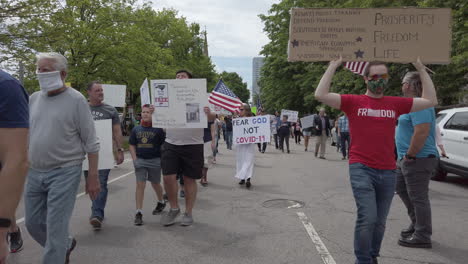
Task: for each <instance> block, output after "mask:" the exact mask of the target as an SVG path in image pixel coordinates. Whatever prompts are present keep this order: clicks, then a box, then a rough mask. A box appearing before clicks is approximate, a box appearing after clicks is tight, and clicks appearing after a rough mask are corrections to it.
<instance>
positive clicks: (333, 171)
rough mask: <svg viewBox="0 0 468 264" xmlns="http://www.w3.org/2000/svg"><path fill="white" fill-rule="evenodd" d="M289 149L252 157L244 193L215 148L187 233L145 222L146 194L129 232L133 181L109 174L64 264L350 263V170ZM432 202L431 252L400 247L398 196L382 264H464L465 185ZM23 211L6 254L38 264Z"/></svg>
mask: <svg viewBox="0 0 468 264" xmlns="http://www.w3.org/2000/svg"><path fill="white" fill-rule="evenodd" d="M291 147H292V153H291V154H282V153H280V152H279V151H277V150H275V149H274V147H272V146H271V145H270V146H268V148H267V152H266V153H265V154H261V153H257V155H256V161H255V164H256V167H255V175H254V178H253V181H252V184H253V186H252V188H251V189H250V190H247V189H245V187H240V186H239V185H238V183H237V180H236V179H234V174H235V151H229V150H226V148H225V145H224V144H220V152H221V154H219V156H218V162H217V164H216V165H215V166H214V167H213V168H212V169H210V171H209V172H208V181H209V185H208V186H207V187H201V186H200V185H199V194H198V199H197V203H196V205H195V209H194V219H195V224H194V225H193V226H190V227H181V226H179V225H174V226H171V227H163V226H161V224H160V217H161V216H153V215H151V211H152V209H153V208H154V206H155V196H154V193H153V191H152V189H150V186H147V189H146V197H145V205H144V221H145V224H144V225H143V226H140V227H137V226H134V225H133V217H134V213H135V212H134V211H135V205H134V204H135V203H134V189H135V175H134V174H133V168H132V164H131V162H129V161H128V160H127V162H125V163H124V164H123V165H121V166H119V168H116V169H113V170H112V172H111V177H110V180H111V181H112V182H111V183H110V184H109V197H108V204H107V210H106V220H105V223H104V227H103V229H102V230H101V231H99V232H95V231H93V230H92V229H91V227H90V225H89V223H88V217H89V213H90V200H89V198H88V197H87V196H85V195H81V196H79V198H77V200H76V205H75V210H74V214H73V217H72V219H71V226H70V228H71V233H72V234H73V235H74V236H75V238H76V239H77V241H78V244H77V248H76V249H75V250H74V251H73V253H72V256H71V263H74V264H78V263H79V264H87V263H101V264H111V263H112V264H120V263H122V264H123V263H125V264H127V263H135V264H143V263H145V264H146V263H168V264H172V263H174V264H175V263H178V264H179V263H180V264H182V263H183V264H185V263H190V264H192V263H193V264H215V263H216V264H228V263H229V264H231V263H232V264H234V263H236V264H238V263H242V264H243V263H246V264H266V263H268V264H270V263H274V264H286V263H297V264H303V263H310V264H322V263H329V264H334V263H338V264H342V263H343V264H344V263H350V264H351V263H354V256H353V229H354V221H355V216H356V214H355V204H354V200H353V196H352V193H351V188H350V184H349V179H348V178H349V176H348V171H347V170H348V166H347V163H346V162H345V161H342V160H341V158H340V155H338V153H336V151H335V149H334V148H332V147H328V150H327V160H320V159H317V158H315V157H314V155H313V153H312V152H307V153H306V152H304V148H303V146H302V145H295V144H294V143H292V144H291ZM126 158H127V159H128V158H130V156H129V155H128V154H127V155H126ZM82 192H83V182H82V184H81V187H80V191H79V193H82ZM430 196H431V202H432V213H433V229H434V234H433V248H432V249H410V248H403V247H400V246H398V245H397V241H398V236H399V232H400V230H401V229H402V228H404V227H406V226H407V225H408V223H409V222H408V221H409V220H408V217H407V216H406V211H405V209H404V206H403V204H402V202H401V200H400V199H399V197H398V196H395V199H394V201H393V205H392V209H391V212H390V214H389V218H388V222H387V231H386V235H385V238H384V242H383V246H382V251H381V257H380V258H379V263H381V264H393V263H395V264H423V263H428V264H429V263H430V264H466V263H468V225H467V223H468V181H467V180H463V179H461V178H458V177H456V176H449V177H448V180H447V181H446V182H431V185H430ZM274 199H289V200H297V201H300V202H303V203H304V206H303V207H302V208H300V206H301V205H300V204H298V203H293V202H291V203H286V202H284V203H283V202H281V201H270V200H274ZM264 202H267V203H266V204H264ZM181 204H182V208H183V206H184V203H183V201H182V203H181ZM283 205H284V206H283ZM288 207H289V208H288ZM22 211H23V207H22V205H21V206H20V208H19V210H18V215H17V217H18V219H19V220H18V222H19V225H20V226H21V227H22V229H23V234H24V239H25V245H24V250H23V251H21V252H19V253H16V254H13V255H11V257H10V259H9V262H8V263H14V264H31V263H40V260H41V254H42V249H41V248H40V246H39V245H38V244H37V243H36V242H35V241H33V240H32V239H31V238H30V237H29V235H28V233H27V231H26V229H25V228H24V223H23V222H22V219H21V218H22V216H23V215H24V213H23V212H22ZM166 211H167V209H166Z"/></svg>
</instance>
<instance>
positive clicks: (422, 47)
mask: <svg viewBox="0 0 468 264" xmlns="http://www.w3.org/2000/svg"><path fill="white" fill-rule="evenodd" d="M451 40H452V30H451V9H449V8H369V9H364V8H353V9H326V8H311V9H305V8H293V9H292V10H291V21H290V27H289V44H288V60H289V61H330V60H334V59H337V58H338V57H339V56H340V54H341V55H342V56H343V61H384V62H400V63H409V62H415V61H416V59H417V57H418V56H419V57H420V58H421V61H422V62H423V63H426V64H448V63H450V50H451Z"/></svg>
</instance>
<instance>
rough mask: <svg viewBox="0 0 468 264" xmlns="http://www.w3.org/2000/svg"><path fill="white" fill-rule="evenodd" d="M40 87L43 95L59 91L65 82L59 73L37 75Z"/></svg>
mask: <svg viewBox="0 0 468 264" xmlns="http://www.w3.org/2000/svg"><path fill="white" fill-rule="evenodd" d="M36 74H37V79H38V80H39V86H40V87H41V91H42V92H43V93H47V92H50V91H53V90H57V89H60V88H62V87H63V81H62V78H61V76H60V72H59V71H54V72H43V73H39V72H38V73H36Z"/></svg>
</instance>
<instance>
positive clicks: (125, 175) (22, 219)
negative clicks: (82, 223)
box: [16, 160, 134, 225]
mask: <svg viewBox="0 0 468 264" xmlns="http://www.w3.org/2000/svg"><path fill="white" fill-rule="evenodd" d="M127 161H130V160H125V162H127ZM132 173H134V171H131V172H129V173H125V174H124V175H121V176H119V177H117V178H114V179H112V180H110V181H108V182H107V184H111V183H113V182H115V181H118V180H120V179H122V178H125V177H127V176H128V175H130V174H132ZM85 194H86V192H82V193H79V194H78V195H77V196H76V198H80V197H81V196H83V195H85ZM23 222H24V217H22V218H20V219H18V220H16V224H17V225H19V224H21V223H23Z"/></svg>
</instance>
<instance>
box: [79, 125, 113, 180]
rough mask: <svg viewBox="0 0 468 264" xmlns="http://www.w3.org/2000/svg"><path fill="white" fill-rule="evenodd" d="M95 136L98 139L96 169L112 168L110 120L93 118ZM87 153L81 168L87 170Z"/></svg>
mask: <svg viewBox="0 0 468 264" xmlns="http://www.w3.org/2000/svg"><path fill="white" fill-rule="evenodd" d="M94 126H95V128H96V136H97V137H98V141H99V163H98V169H99V170H105V169H112V168H113V167H114V153H113V152H112V120H111V119H104V120H95V121H94ZM88 166H89V163H88V155H86V159H85V160H84V161H83V170H86V171H87V170H88V168H89V167H88Z"/></svg>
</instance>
